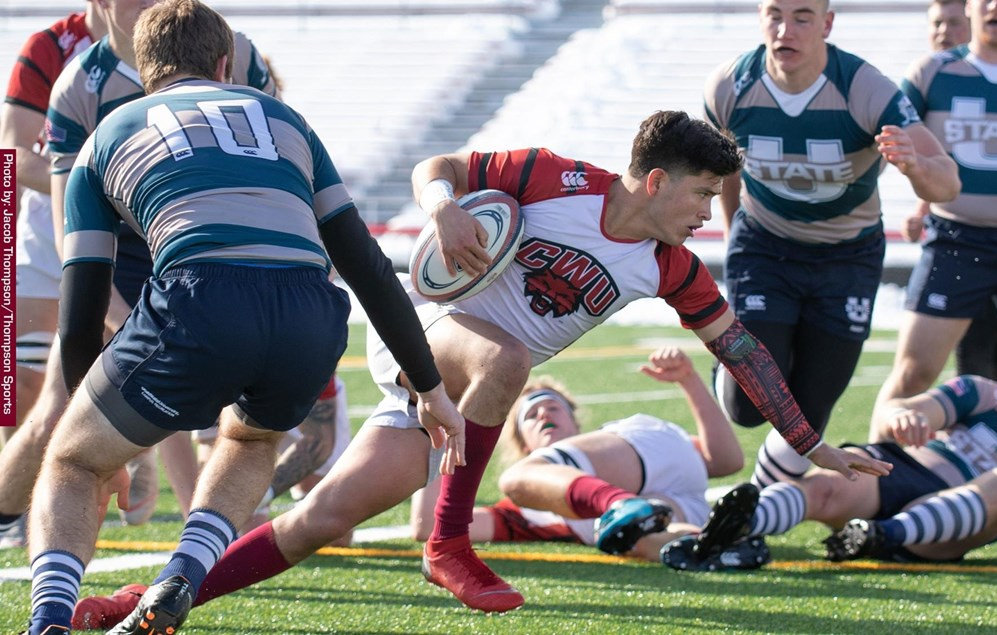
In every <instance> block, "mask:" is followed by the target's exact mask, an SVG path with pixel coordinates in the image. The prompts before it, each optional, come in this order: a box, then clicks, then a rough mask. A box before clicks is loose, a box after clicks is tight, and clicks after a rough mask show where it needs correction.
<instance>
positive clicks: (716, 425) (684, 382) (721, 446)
mask: <svg viewBox="0 0 997 635" xmlns="http://www.w3.org/2000/svg"><path fill="white" fill-rule="evenodd" d="M640 370H641V372H642V373H644V374H645V375H647V376H648V377H652V378H654V379H656V380H658V381H661V382H674V383H676V384H678V385H679V387H680V388H681V389H682V392H683V393H685V400H686V403H688V404H689V409H690V410H691V411H692V416H693V417H694V418H695V420H696V430H697V435H696V436H694V437H693V443H694V444H695V446H696V449H697V450H698V451H699V453H700V455H701V456H702V457H703V461H704V462H705V463H706V471H707V473H708V474H709V475H710V476H711V477H712V476H726V475H728V474H733V473H734V472H737V471H738V470H740V469H741V468H742V467H744V452H743V451H742V450H741V444H740V443H738V441H737V436H736V435H735V434H734V429H733V427H731V425H730V421H728V420H727V417H726V416H724V413H723V411H722V410H721V409H720V406H719V405H718V404H717V402H716V400H715V399H714V398H713V395H711V394H710V390H709V388H707V387H706V384H704V383H703V380H702V378H701V377H700V376H699V373H697V372H696V369H695V368H693V365H692V360H691V359H689V356H688V355H686V354H685V352H683V351H682V349H680V348H678V347H676V346H664V347H662V348H659V349H658V350H656V351H654V352H653V353H651V355H650V356H649V357H648V363H647V364H644V365H643V366H641V369H640Z"/></svg>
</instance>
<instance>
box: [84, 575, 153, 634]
mask: <svg viewBox="0 0 997 635" xmlns="http://www.w3.org/2000/svg"><path fill="white" fill-rule="evenodd" d="M147 588H149V587H147V586H145V585H144V584H127V585H125V586H123V587H121V588H120V589H118V590H117V591H115V592H114V593H112V594H111V595H91V596H90V597H87V598H83V599H82V600H80V601H79V602H77V603H76V608H75V609H74V610H73V622H72V624H73V628H75V629H76V630H79V631H88V630H92V629H98V628H111V627H112V626H114V625H116V624H117V623H118V622H120V621H121V620H123V619H125V618H126V617H128V614H129V613H131V612H132V610H133V609H134V608H135V607H136V606H138V601H139V599H141V598H142V594H143V593H145V590H146V589H147Z"/></svg>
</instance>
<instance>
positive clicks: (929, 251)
mask: <svg viewBox="0 0 997 635" xmlns="http://www.w3.org/2000/svg"><path fill="white" fill-rule="evenodd" d="M924 224H925V239H924V245H923V248H922V251H921V259H920V260H919V261H918V263H917V265H915V266H914V271H913V272H911V274H910V282H909V283H908V284H907V303H906V305H905V308H906V309H907V310H908V311H915V312H917V313H923V314H925V315H933V316H935V317H942V318H973V317H976V316H977V315H979V314H981V313H983V310H984V309H985V308H986V307H987V303H988V302H989V301H990V297H991V296H992V295H994V294H995V293H997V228H995V227H975V226H973V225H965V224H963V223H957V222H955V221H951V220H947V219H945V218H939V217H938V216H935V215H934V214H929V215H928V217H927V218H925V219H924Z"/></svg>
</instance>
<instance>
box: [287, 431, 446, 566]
mask: <svg viewBox="0 0 997 635" xmlns="http://www.w3.org/2000/svg"><path fill="white" fill-rule="evenodd" d="M429 448H430V445H429V438H428V437H427V436H426V435H425V433H423V432H422V430H421V429H418V428H410V429H398V428H389V427H382V426H365V427H363V428H361V429H360V431H359V432H358V433H357V435H356V436H355V437H354V438H353V441H352V442H351V443H350V445H349V446H348V447H347V448H346V451H345V452H344V453H343V455H342V456H341V457H339V460H338V461H336V463H335V464H334V465H333V466H332V470H330V471H329V473H328V474H326V475H325V476H324V477H323V478H322V480H321V481H319V484H318V485H316V486H315V488H314V489H312V491H310V492H309V493H308V495H307V496H305V498H304V499H303V500H302V501H301V502H300V503H298V505H296V506H295V507H294V509H292V510H291V511H289V512H287V513H286V514H282V515H281V516H278V517H277V518H276V519H275V520H274V522H273V526H274V533H275V535H276V540H277V545H278V547H279V548H280V551H281V553H283V554H284V556H285V557H286V558H287V559H288V560H289V561H291V562H298V561H300V560H302V559H304V558H306V557H307V556H309V555H311V554H312V553H313V552H314V551H315V550H316V549H318V548H320V547H322V546H323V545H325V544H326V543H328V542H331V541H333V540H335V539H337V538H339V537H340V536H342V535H343V534H344V533H346V532H348V531H349V530H351V529H352V528H353V527H355V526H356V525H358V524H359V523H361V522H363V521H365V520H367V519H368V518H370V517H372V516H374V515H376V514H379V513H381V512H383V511H385V510H387V509H391V508H392V507H394V506H395V505H397V504H399V503H401V502H402V501H404V500H405V499H407V498H408V497H409V496H411V495H412V494H413V492H415V491H416V490H417V489H419V488H421V487H422V486H423V485H425V484H426V478H427V476H428V473H427V472H428V469H427V464H428V462H429Z"/></svg>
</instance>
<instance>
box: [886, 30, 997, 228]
mask: <svg viewBox="0 0 997 635" xmlns="http://www.w3.org/2000/svg"><path fill="white" fill-rule="evenodd" d="M901 88H902V89H903V91H904V93H906V94H907V96H908V97H910V100H911V102H912V103H913V104H914V107H915V108H916V109H917V112H918V113H919V114H920V115H921V118H922V119H924V123H925V125H927V126H928V129H929V130H931V132H932V133H934V135H935V136H936V137H938V140H939V141H940V142H941V143H942V146H943V147H944V148H945V151H946V152H948V153H949V156H951V157H952V158H953V159H954V160H955V162H956V163H957V164H958V165H959V178H960V179H961V180H962V192H961V193H960V194H959V196H958V197H956V199H955V200H954V201H950V202H948V203H932V204H931V211H932V213H933V214H937V215H938V216H941V217H943V218H947V219H949V220H954V221H957V222H960V223H966V224H967V225H976V226H979V227H997V64H988V63H986V62H984V61H982V60H980V59H979V58H977V57H976V56H975V55H973V54H972V53H970V52H969V47H968V46H965V45H963V46H959V47H956V48H954V49H950V50H948V51H943V52H941V53H936V54H934V55H929V56H927V57H925V58H924V59H921V60H918V61H917V62H915V63H914V64H913V65H911V67H910V69H908V71H907V77H906V78H905V79H904V80H903V82H902V83H901Z"/></svg>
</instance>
